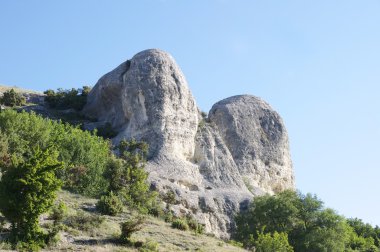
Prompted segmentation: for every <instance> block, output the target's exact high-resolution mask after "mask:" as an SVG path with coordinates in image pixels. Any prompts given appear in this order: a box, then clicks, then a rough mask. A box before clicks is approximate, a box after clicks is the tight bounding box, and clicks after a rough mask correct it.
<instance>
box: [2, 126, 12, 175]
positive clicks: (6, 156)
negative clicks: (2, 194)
mask: <svg viewBox="0 0 380 252" xmlns="http://www.w3.org/2000/svg"><path fill="white" fill-rule="evenodd" d="M10 161H11V160H10V155H9V152H8V137H7V136H6V135H5V134H3V133H2V132H1V130H0V167H3V166H9V164H10ZM0 175H1V169H0Z"/></svg>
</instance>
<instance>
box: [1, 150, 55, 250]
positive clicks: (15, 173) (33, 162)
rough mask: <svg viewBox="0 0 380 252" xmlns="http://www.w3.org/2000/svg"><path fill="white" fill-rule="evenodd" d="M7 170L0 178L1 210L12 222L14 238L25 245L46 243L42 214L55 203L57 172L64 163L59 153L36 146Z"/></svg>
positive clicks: (13, 241) (32, 246) (12, 235)
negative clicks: (26, 156)
mask: <svg viewBox="0 0 380 252" xmlns="http://www.w3.org/2000/svg"><path fill="white" fill-rule="evenodd" d="M14 162H15V163H12V165H11V166H10V167H9V168H7V169H5V170H3V175H2V178H1V181H0V211H1V212H2V213H3V215H4V216H5V218H6V219H7V220H9V222H10V223H11V241H12V243H13V244H17V243H18V242H20V243H21V244H22V245H21V246H22V247H25V246H26V247H28V246H30V248H31V249H34V247H35V246H37V247H39V246H42V245H43V243H44V234H43V233H42V231H41V229H40V226H39V216H40V215H41V214H42V213H44V212H46V211H47V210H49V208H50V207H51V206H52V205H53V202H54V199H55V197H56V192H57V190H58V189H59V187H60V186H61V181H60V180H59V179H58V178H57V177H56V176H55V173H56V171H57V170H59V169H61V168H62V164H61V163H59V162H58V161H57V153H56V152H53V151H51V150H46V151H44V152H43V151H41V150H40V149H38V148H37V149H35V150H34V154H33V156H32V157H31V158H30V159H29V160H27V161H24V162H20V163H17V162H16V161H14Z"/></svg>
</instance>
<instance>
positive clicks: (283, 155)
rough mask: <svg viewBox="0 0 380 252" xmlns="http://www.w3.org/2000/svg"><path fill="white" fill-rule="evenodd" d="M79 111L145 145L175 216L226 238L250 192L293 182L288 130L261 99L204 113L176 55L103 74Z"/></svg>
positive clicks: (157, 54)
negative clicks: (190, 219)
mask: <svg viewBox="0 0 380 252" xmlns="http://www.w3.org/2000/svg"><path fill="white" fill-rule="evenodd" d="M83 113H84V114H85V115H87V116H88V117H92V118H97V119H98V124H105V123H110V124H111V125H112V127H113V128H114V129H115V130H117V132H118V135H117V136H116V137H115V138H114V139H113V141H114V142H118V141H120V140H122V139H131V138H134V139H137V140H142V141H145V142H147V143H148V144H149V160H148V164H147V167H146V168H147V171H148V172H149V180H150V182H151V183H152V185H153V186H154V187H155V188H156V189H157V190H158V191H159V192H160V193H161V194H165V193H167V192H168V191H171V192H173V193H174V194H175V195H176V198H177V204H174V205H173V206H172V210H173V211H174V212H175V213H176V214H177V215H185V214H190V215H192V216H194V217H195V218H196V219H197V220H198V221H199V222H201V223H203V224H205V227H206V231H208V232H213V233H214V234H216V235H217V236H219V237H228V236H229V234H230V233H231V231H232V230H233V228H234V220H233V217H234V215H235V214H236V213H237V212H238V211H239V210H240V209H242V208H244V207H246V206H247V203H248V201H249V200H251V199H252V197H254V196H257V195H261V194H264V193H276V192H279V191H282V190H285V189H293V188H294V175H293V168H292V163H291V158H290V152H289V146H288V135H287V132H286V129H285V126H284V124H283V122H282V119H281V118H280V116H279V115H278V113H276V112H275V111H274V110H273V109H272V108H271V107H270V106H269V105H268V104H267V103H266V102H264V101H263V100H261V99H260V98H257V97H255V96H250V95H241V96H234V97H230V98H227V99H224V100H222V101H220V102H217V103H216V104H215V105H214V106H213V107H212V109H211V110H210V112H209V115H208V117H207V118H204V117H202V115H201V114H200V113H199V109H198V108H197V106H196V103H195V101H194V98H193V96H192V94H191V92H190V90H189V88H188V86H187V83H186V79H185V77H184V76H183V74H182V72H181V70H180V69H179V67H178V66H177V64H176V62H175V61H174V59H173V58H172V57H171V56H170V55H169V54H168V53H166V52H163V51H161V50H157V49H150V50H145V51H142V52H140V53H138V54H136V55H135V56H134V57H133V58H132V59H131V60H128V61H126V62H124V63H122V64H121V65H120V66H118V67H117V68H116V69H114V70H112V71H111V72H109V73H107V74H106V75H104V76H103V77H101V78H100V79H99V81H98V83H97V84H96V85H95V87H94V88H93V89H92V91H91V92H90V94H89V96H88V102H87V105H86V106H85V108H84V110H83Z"/></svg>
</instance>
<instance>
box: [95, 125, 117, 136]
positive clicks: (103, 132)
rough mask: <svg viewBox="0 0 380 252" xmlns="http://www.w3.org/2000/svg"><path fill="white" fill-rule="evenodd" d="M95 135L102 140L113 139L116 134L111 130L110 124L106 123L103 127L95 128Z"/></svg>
mask: <svg viewBox="0 0 380 252" xmlns="http://www.w3.org/2000/svg"><path fill="white" fill-rule="evenodd" d="M96 134H97V135H98V136H101V137H103V138H113V137H115V136H116V135H117V132H116V131H115V130H114V129H113V128H112V125H111V123H109V122H107V123H106V124H105V125H104V126H102V127H99V128H97V131H96Z"/></svg>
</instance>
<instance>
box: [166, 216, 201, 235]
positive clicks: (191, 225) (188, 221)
mask: <svg viewBox="0 0 380 252" xmlns="http://www.w3.org/2000/svg"><path fill="white" fill-rule="evenodd" d="M168 216H170V218H171V220H172V221H171V222H172V228H176V229H180V230H184V231H186V230H191V231H194V233H196V234H203V233H204V226H203V225H202V224H200V223H198V222H197V221H196V220H194V219H193V218H192V217H191V216H186V217H185V218H174V217H173V216H172V215H171V214H170V215H168ZM168 220H169V219H168ZM165 221H166V222H168V221H167V220H166V219H165Z"/></svg>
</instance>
